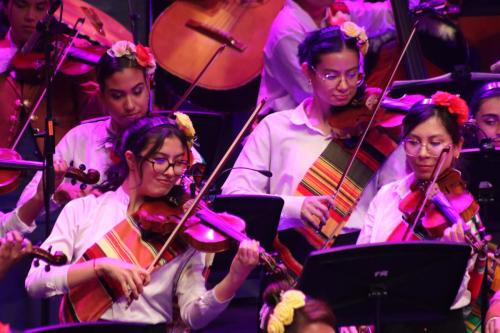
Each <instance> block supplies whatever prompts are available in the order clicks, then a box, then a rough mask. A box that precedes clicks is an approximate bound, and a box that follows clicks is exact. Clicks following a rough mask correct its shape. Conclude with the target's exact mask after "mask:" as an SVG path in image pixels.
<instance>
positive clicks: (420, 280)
mask: <svg viewBox="0 0 500 333" xmlns="http://www.w3.org/2000/svg"><path fill="white" fill-rule="evenodd" d="M469 254H470V247H469V246H467V245H464V244H457V243H446V242H434V241H426V242H424V241H422V242H409V243H381V244H373V245H358V246H345V247H340V248H337V249H330V250H323V251H316V252H313V253H312V254H311V256H310V257H309V258H308V259H307V261H306V264H305V265H304V271H303V273H302V276H301V277H300V281H299V288H300V289H302V290H303V291H304V292H305V293H306V294H308V295H310V296H311V297H315V298H321V299H324V300H325V301H327V302H328V303H329V304H330V305H331V307H332V309H333V311H334V313H335V315H336V317H337V321H338V324H339V325H340V326H344V325H360V324H372V323H374V324H375V325H376V330H375V331H376V332H381V331H380V325H381V324H385V323H395V322H417V321H431V320H438V319H441V318H444V316H445V315H446V314H447V312H448V311H449V310H450V306H451V305H452V302H453V300H454V299H455V296H456V295H457V291H458V289H459V287H460V284H461V282H462V279H463V276H464V273H465V269H466V266H467V260H468V258H469Z"/></svg>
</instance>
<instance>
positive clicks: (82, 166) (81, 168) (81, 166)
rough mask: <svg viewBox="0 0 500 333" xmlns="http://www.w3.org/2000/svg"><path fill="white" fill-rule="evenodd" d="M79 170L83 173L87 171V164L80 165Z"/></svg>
mask: <svg viewBox="0 0 500 333" xmlns="http://www.w3.org/2000/svg"><path fill="white" fill-rule="evenodd" d="M78 169H80V170H82V171H85V169H87V167H86V166H85V164H80V165H79V166H78Z"/></svg>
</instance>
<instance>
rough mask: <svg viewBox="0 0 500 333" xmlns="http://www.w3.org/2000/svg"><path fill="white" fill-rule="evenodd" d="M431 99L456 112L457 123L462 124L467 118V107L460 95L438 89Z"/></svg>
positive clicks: (451, 111)
mask: <svg viewBox="0 0 500 333" xmlns="http://www.w3.org/2000/svg"><path fill="white" fill-rule="evenodd" d="M431 99H432V103H433V104H436V105H441V106H445V107H446V108H447V109H448V112H450V113H452V114H456V115H457V122H458V124H460V125H463V124H464V123H465V122H466V121H467V119H469V107H468V106H467V103H465V101H464V100H463V99H461V98H460V96H458V95H452V94H450V93H447V92H444V91H438V92H436V93H435V94H434V95H432V97H431Z"/></svg>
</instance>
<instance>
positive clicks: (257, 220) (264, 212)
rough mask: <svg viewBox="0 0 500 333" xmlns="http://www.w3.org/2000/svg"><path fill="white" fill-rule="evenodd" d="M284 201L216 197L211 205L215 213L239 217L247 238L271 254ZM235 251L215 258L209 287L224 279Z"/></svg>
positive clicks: (248, 196)
mask: <svg viewBox="0 0 500 333" xmlns="http://www.w3.org/2000/svg"><path fill="white" fill-rule="evenodd" d="M283 204H284V201H283V199H282V198H280V197H278V196H272V195H251V194H241V195H218V196H216V197H215V199H214V201H213V203H212V209H213V210H214V211H216V212H227V213H230V214H234V215H237V216H239V217H241V218H242V219H243V220H245V222H246V230H245V232H246V234H247V235H248V237H250V238H252V239H255V240H258V241H259V242H260V245H261V246H262V247H263V248H264V249H265V250H266V251H268V252H273V241H274V238H275V237H276V232H277V230H278V223H279V221H280V216H281V210H282V209H283ZM235 253H236V249H233V250H231V251H227V252H223V253H218V254H217V255H216V256H215V259H214V262H213V265H212V272H213V273H215V274H212V275H211V278H210V284H212V283H214V284H215V282H218V280H220V279H222V277H223V276H225V275H226V273H227V271H228V270H229V267H230V265H231V261H232V258H233V257H234V254H235Z"/></svg>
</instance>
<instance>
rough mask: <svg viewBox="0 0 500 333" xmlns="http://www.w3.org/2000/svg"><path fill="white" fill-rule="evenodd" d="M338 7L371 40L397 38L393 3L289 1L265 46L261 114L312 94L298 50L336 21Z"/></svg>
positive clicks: (260, 95) (295, 103)
mask: <svg viewBox="0 0 500 333" xmlns="http://www.w3.org/2000/svg"><path fill="white" fill-rule="evenodd" d="M334 7H335V9H336V8H338V9H339V12H338V13H339V15H340V13H341V12H349V14H350V16H351V18H352V21H353V22H355V23H356V24H357V25H360V26H364V27H366V28H367V35H368V37H369V38H378V37H381V36H385V37H388V36H386V35H392V36H393V33H394V18H393V15H392V8H391V4H390V1H382V2H375V3H371V2H365V1H342V2H340V1H331V0H327V1H308V0H287V1H285V5H284V7H283V9H282V10H281V11H280V12H279V13H278V15H277V16H276V18H275V19H274V22H273V25H272V27H271V30H270V32H269V36H268V38H267V41H266V45H265V47H264V69H263V71H262V80H261V83H260V88H259V98H258V99H259V100H261V99H262V98H264V97H266V98H268V102H267V103H266V105H265V106H264V108H263V110H262V111H261V115H267V114H269V113H271V112H273V111H283V110H287V109H292V108H295V107H296V106H297V105H299V104H300V103H301V102H302V101H303V100H304V99H305V98H307V97H309V96H311V95H312V89H311V86H310V85H309V84H308V82H307V78H305V77H304V76H303V75H302V70H301V68H300V65H301V62H299V59H298V57H297V48H298V46H299V44H300V43H301V42H302V41H303V40H304V39H305V37H306V35H307V34H308V33H310V32H312V31H314V30H317V29H320V28H324V27H326V26H328V25H330V23H331V21H335V19H334V16H333V13H332V9H334ZM389 38H390V37H389Z"/></svg>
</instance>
